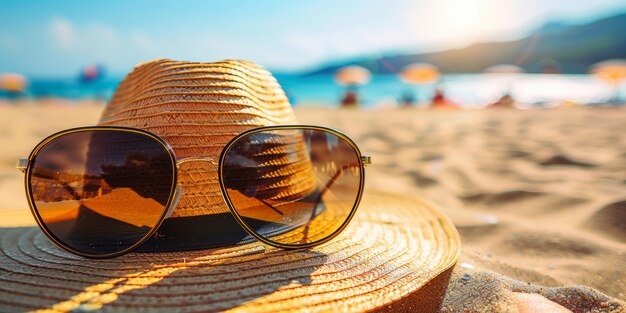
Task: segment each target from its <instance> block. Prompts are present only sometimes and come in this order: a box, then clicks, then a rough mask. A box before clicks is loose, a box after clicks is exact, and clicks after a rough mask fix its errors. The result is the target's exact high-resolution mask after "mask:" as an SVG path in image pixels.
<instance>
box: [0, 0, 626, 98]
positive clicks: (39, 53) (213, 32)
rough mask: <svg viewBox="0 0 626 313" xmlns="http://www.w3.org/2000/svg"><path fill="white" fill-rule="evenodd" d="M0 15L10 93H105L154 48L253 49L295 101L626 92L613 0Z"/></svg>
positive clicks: (215, 53)
mask: <svg viewBox="0 0 626 313" xmlns="http://www.w3.org/2000/svg"><path fill="white" fill-rule="evenodd" d="M0 20H2V22H1V25H2V26H1V27H0V97H2V98H4V99H9V102H11V101H12V100H14V99H17V100H24V99H26V100H30V99H41V98H46V99H48V98H52V99H58V98H64V99H74V100H84V99H96V100H102V99H104V100H106V99H108V98H109V97H111V95H112V94H113V92H114V90H115V88H116V86H117V84H118V83H119V82H120V81H121V79H122V78H123V77H124V76H125V74H126V73H128V72H129V71H130V70H132V68H133V66H134V65H136V64H138V63H140V62H144V61H147V60H150V59H154V58H170V59H176V60H190V61H201V62H209V61H214V60H219V59H226V58H238V59H247V60H252V61H255V62H257V63H260V64H261V65H263V66H265V67H267V68H268V69H270V70H271V71H272V72H273V73H275V75H276V77H277V79H278V80H279V81H280V83H281V84H282V85H283V87H284V89H285V91H286V92H287V94H288V96H289V98H290V100H291V102H292V104H294V105H295V106H338V105H345V106H355V105H358V106H361V107H366V108H377V107H395V106H414V107H420V108H427V107H449V108H483V107H487V106H516V107H518V108H527V107H554V106H573V105H605V104H608V105H621V104H623V103H624V102H625V100H626V95H625V94H626V87H625V83H624V82H625V80H624V78H625V77H626V61H625V60H624V58H626V36H625V35H624V29H626V3H625V2H624V1H620V0H598V1H585V0H570V1H558V2H549V1H540V0H530V1H529V0H515V1H497V0H479V1H463V0H444V1H405V0H397V1H384V2H383V1H340V2H337V1H316V2H314V3H313V2H282V1H263V2H258V1H228V2H208V1H188V2H184V3H174V2H161V3H159V5H155V3H154V2H153V1H133V2H130V3H127V2H122V1H107V2H98V3H88V4H87V3H84V2H82V1H64V2H58V1H38V2H30V1H5V2H2V4H1V9H0ZM5 102H6V100H5Z"/></svg>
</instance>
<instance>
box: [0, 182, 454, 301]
mask: <svg viewBox="0 0 626 313" xmlns="http://www.w3.org/2000/svg"><path fill="white" fill-rule="evenodd" d="M33 224H34V222H33V220H32V217H31V216H30V213H29V212H28V210H26V209H23V210H7V211H0V251H1V252H2V253H0V311H10V312H13V311H23V310H33V309H49V310H50V311H68V310H90V309H103V311H120V310H121V311H125V310H130V311H135V310H140V311H161V312H171V311H173V310H177V311H182V312H198V311H209V312H210V311H221V310H231V311H233V312H247V311H258V312H280V311H292V310H294V311H307V312H338V311H343V312H361V311H368V310H373V309H383V310H384V309H386V310H394V311H396V310H403V311H404V310H406V311H412V312H419V311H423V310H432V309H433V308H436V307H437V305H438V303H440V302H439V301H441V299H442V298H441V295H442V294H443V290H444V289H445V287H446V285H447V277H448V276H446V273H447V274H448V275H449V273H450V269H451V268H452V266H453V265H454V264H455V262H456V260H457V258H458V255H459V251H460V239H459V235H458V233H457V231H456V229H455V228H454V226H453V225H452V223H451V222H450V221H449V220H448V218H447V217H445V215H443V214H442V213H440V212H439V211H437V210H435V209H433V208H432V207H430V206H429V205H427V204H425V203H423V202H421V201H419V200H416V199H413V198H408V197H403V196H397V195H391V194H386V193H380V192H374V191H368V192H366V194H365V196H364V198H363V202H362V204H361V206H360V208H359V211H358V212H357V214H356V216H355V218H354V220H353V222H352V223H351V225H350V226H348V228H346V230H345V231H344V232H343V233H342V234H341V235H340V236H339V237H337V238H335V239H334V240H332V241H331V242H329V243H326V244H324V245H322V246H319V247H316V248H315V249H311V250H297V251H286V250H280V249H274V248H269V247H265V246H263V245H260V244H259V243H251V244H247V245H242V246H237V247H231V248H220V249H210V250H202V251H193V252H179V253H158V254H155V253H150V254H145V253H131V254H129V255H125V256H122V257H119V258H115V259H109V260H86V259H83V258H80V257H77V256H74V255H71V254H68V253H66V252H64V251H62V250H60V249H58V248H57V247H56V246H54V245H53V244H52V243H51V242H50V241H49V240H48V239H47V238H46V237H45V235H44V234H43V233H42V232H41V231H40V230H39V229H38V228H37V227H34V226H31V225H33ZM432 284H435V286H434V287H436V288H434V287H433V286H432ZM425 285H426V287H424V286H425ZM429 286H430V287H429ZM427 287H428V288H429V289H428V290H438V293H435V294H433V293H425V294H424V293H422V291H424V290H425V289H427ZM433 288H434V289H433Z"/></svg>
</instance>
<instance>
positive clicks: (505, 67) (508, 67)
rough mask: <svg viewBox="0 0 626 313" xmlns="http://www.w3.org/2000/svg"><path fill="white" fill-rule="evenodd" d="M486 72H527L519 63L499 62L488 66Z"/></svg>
mask: <svg viewBox="0 0 626 313" xmlns="http://www.w3.org/2000/svg"><path fill="white" fill-rule="evenodd" d="M484 72H485V73H488V74H521V73H525V72H526V71H525V70H524V69H523V68H521V67H519V66H517V65H513V64H498V65H493V66H490V67H488V68H486V69H485V70H484Z"/></svg>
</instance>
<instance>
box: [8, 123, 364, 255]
mask: <svg viewBox="0 0 626 313" xmlns="http://www.w3.org/2000/svg"><path fill="white" fill-rule="evenodd" d="M285 129H289V130H297V129H300V130H318V131H323V132H326V133H330V134H333V135H335V136H337V137H339V138H341V139H343V140H345V141H346V142H347V143H348V144H349V145H350V146H351V147H352V148H353V149H354V152H355V153H356V155H357V159H358V162H359V172H360V179H359V191H358V194H357V197H356V200H355V202H354V204H353V206H352V208H351V209H350V213H349V214H348V217H347V218H346V220H345V221H344V222H343V224H342V225H341V226H340V227H339V228H338V229H337V230H335V231H334V232H333V233H332V234H330V235H328V236H326V237H324V238H322V239H320V240H317V241H313V242H310V243H304V244H283V243H279V242H275V241H271V240H269V239H267V238H265V237H263V236H261V235H260V234H258V233H257V232H256V231H254V230H253V229H252V228H250V227H249V226H248V225H247V224H246V223H245V222H244V221H243V218H242V217H241V215H240V214H239V213H238V212H237V209H235V206H234V205H233V203H232V201H231V200H230V197H229V196H228V192H227V191H226V187H225V185H224V178H223V177H224V176H223V175H222V173H223V164H224V159H225V158H226V154H227V153H228V151H230V149H231V147H232V146H233V145H234V144H236V143H237V141H238V140H239V139H241V138H242V137H244V136H246V135H250V134H254V133H259V132H264V131H275V130H285ZM102 130H111V131H122V132H130V133H138V134H142V135H146V136H148V137H149V138H152V139H154V140H156V141H157V142H158V143H160V144H161V145H162V146H163V148H164V149H165V151H167V154H168V156H169V157H170V161H171V162H172V187H171V189H170V194H169V198H168V200H167V203H166V205H165V209H164V210H163V214H162V215H161V217H160V218H159V220H158V221H157V223H156V224H155V226H154V227H152V229H151V230H150V231H149V232H148V233H146V235H144V237H143V238H142V239H141V240H139V241H138V242H136V243H135V244H133V245H131V246H129V247H127V248H125V249H123V250H120V251H116V252H112V253H107V254H90V253H86V252H83V251H79V250H76V249H74V248H72V247H70V246H68V245H66V244H65V243H63V241H62V240H60V239H58V238H56V237H55V236H54V234H53V233H52V232H51V231H50V230H49V229H48V228H47V227H46V225H45V223H44V222H43V219H42V218H41V216H40V214H39V212H38V210H37V209H36V206H35V200H34V198H33V192H32V186H31V171H32V166H31V164H33V161H34V160H35V159H36V157H37V153H38V152H39V151H40V150H41V149H42V148H43V147H44V146H46V145H47V144H48V143H50V142H51V141H53V140H55V139H57V138H59V137H61V136H64V135H68V134H72V133H77V132H84V131H102ZM192 161H204V162H210V163H212V164H213V165H216V164H215V161H213V160H212V159H211V158H208V157H188V158H182V159H177V158H176V154H175V153H174V150H173V149H172V147H171V146H170V145H169V144H168V143H167V142H166V141H165V140H163V139H162V138H161V137H159V136H158V135H156V134H153V133H151V132H149V131H146V130H143V129H138V128H132V127H125V126H85V127H77V128H71V129H66V130H63V131H60V132H57V133H54V134H52V135H50V136H48V137H46V138H45V139H44V140H42V141H41V142H40V143H39V144H37V146H35V148H34V149H33V150H32V152H31V153H30V155H29V156H28V158H27V159H19V160H18V163H17V166H16V168H17V169H18V170H20V171H22V173H24V185H25V190H26V198H27V199H28V205H29V207H30V211H31V213H32V214H33V217H34V218H35V221H36V222H37V225H38V226H39V228H40V229H41V230H42V231H43V232H44V234H45V235H46V236H47V237H48V238H49V239H50V240H51V241H52V242H53V243H55V244H56V245H57V246H58V247H61V248H63V249H64V250H66V251H68V252H70V253H73V254H75V255H79V256H82V257H86V258H90V259H106V258H112V257H116V256H120V255H124V254H126V253H129V252H131V251H133V250H135V249H137V248H138V247H140V246H141V245H143V244H144V243H145V242H146V241H148V240H149V239H150V238H151V237H152V236H153V235H154V234H155V233H156V232H157V230H158V229H159V227H161V225H162V223H163V221H164V220H165V219H167V218H168V217H169V216H170V215H171V213H172V212H173V210H174V209H175V207H176V205H175V202H176V201H175V199H177V198H178V197H179V196H180V194H179V192H180V190H181V188H179V186H180V185H179V183H178V171H179V169H180V165H181V164H183V163H186V162H192ZM370 163H371V160H370V157H369V156H368V155H361V151H360V150H359V148H358V146H357V145H356V144H355V143H354V141H353V140H352V139H350V138H349V137H348V136H346V135H345V134H343V133H341V132H340V131H338V130H336V129H332V128H328V127H323V126H314V125H273V126H262V127H256V128H252V129H249V130H246V131H244V132H242V133H239V134H237V135H236V136H235V137H233V138H232V139H231V140H230V141H229V142H228V143H227V144H226V145H225V146H224V148H223V149H222V152H221V154H220V157H219V161H218V164H217V173H218V180H219V185H220V191H221V193H222V198H223V199H224V202H225V203H226V205H227V206H228V209H229V210H230V212H231V214H232V215H233V217H234V218H235V220H236V221H237V223H238V224H239V225H240V226H241V227H242V228H243V229H244V230H245V231H246V232H247V233H248V234H249V235H251V236H252V237H254V238H255V239H257V240H259V241H260V242H262V243H265V244H267V245H269V246H273V247H277V248H282V249H289V250H294V249H305V248H310V247H314V246H318V245H320V244H323V243H325V242H327V241H329V240H332V239H333V238H335V237H336V236H338V235H339V234H340V233H341V232H342V231H343V230H344V229H345V228H346V227H347V225H348V224H349V223H350V221H351V220H352V217H353V216H354V214H355V213H356V209H357V208H358V206H359V203H360V202H361V198H362V196H363V189H364V184H365V166H367V164H370ZM176 204H177V203H176Z"/></svg>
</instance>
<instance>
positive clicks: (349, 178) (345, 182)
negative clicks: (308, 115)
mask: <svg viewBox="0 0 626 313" xmlns="http://www.w3.org/2000/svg"><path fill="white" fill-rule="evenodd" d="M224 153H225V154H224V156H223V159H222V168H221V175H222V187H223V188H224V190H225V194H226V196H227V197H228V200H229V201H230V204H231V206H232V208H233V209H234V210H235V211H236V213H237V215H239V217H240V218H241V220H242V221H243V223H244V224H245V226H247V227H248V228H249V230H252V231H254V232H255V233H256V234H257V235H259V236H261V237H263V238H265V239H266V240H268V241H271V242H273V243H277V244H279V245H283V246H285V245H287V246H293V247H297V246H301V245H308V244H313V243H316V242H320V241H324V240H325V239H327V238H330V237H332V236H334V235H335V234H337V233H338V232H339V231H340V230H341V229H343V227H344V226H345V224H346V223H347V222H348V220H349V218H350V216H351V213H352V211H353V208H354V207H355V204H356V203H357V201H358V198H359V194H360V190H361V188H362V183H363V180H362V177H361V176H362V174H363V170H362V167H361V163H360V155H359V153H358V151H357V149H356V148H355V146H354V145H353V144H352V142H351V141H349V139H347V138H345V137H344V136H342V135H339V134H335V133H332V132H329V131H326V130H320V129H313V128H311V129H309V128H298V129H287V128H284V129H274V130H266V131H261V132H255V133H250V134H247V135H244V136H242V137H240V138H238V139H237V140H236V142H234V143H233V144H232V145H231V146H230V147H229V148H228V150H227V151H225V152H224Z"/></svg>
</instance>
